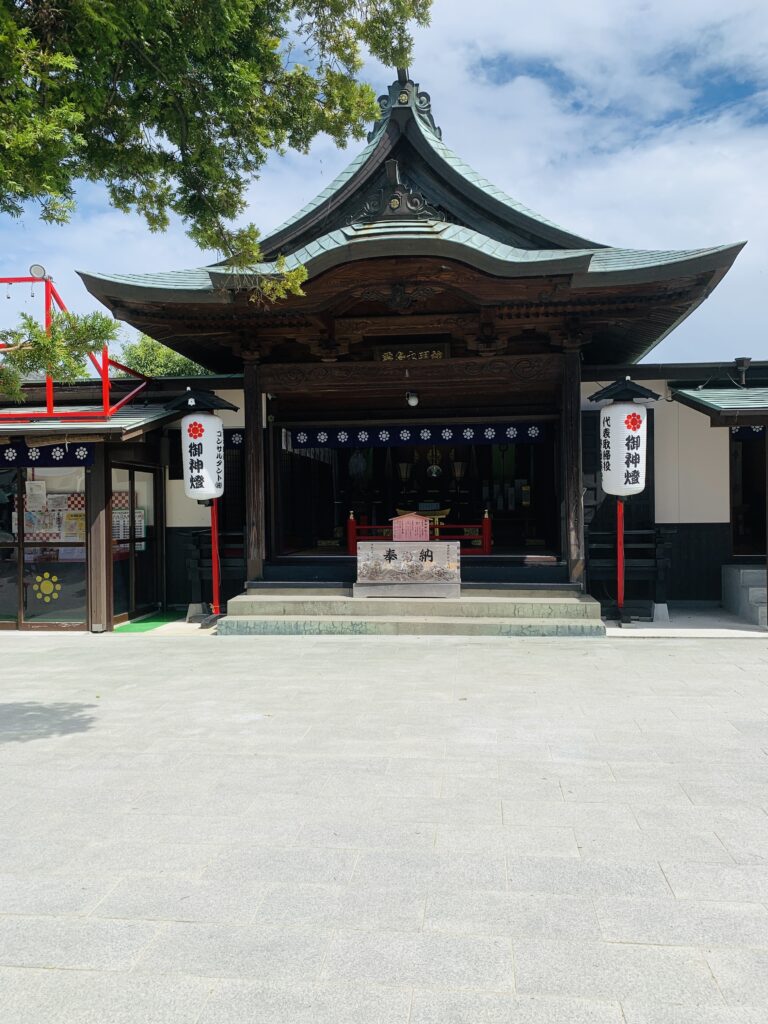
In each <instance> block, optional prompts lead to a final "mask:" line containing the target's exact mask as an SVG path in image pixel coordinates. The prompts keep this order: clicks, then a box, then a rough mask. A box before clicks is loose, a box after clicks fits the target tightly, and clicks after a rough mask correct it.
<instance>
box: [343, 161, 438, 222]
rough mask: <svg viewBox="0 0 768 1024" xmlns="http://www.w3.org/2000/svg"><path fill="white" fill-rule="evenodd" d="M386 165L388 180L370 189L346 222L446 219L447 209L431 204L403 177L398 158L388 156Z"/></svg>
mask: <svg viewBox="0 0 768 1024" xmlns="http://www.w3.org/2000/svg"><path fill="white" fill-rule="evenodd" d="M384 168H385V170H386V175H387V181H386V184H385V185H384V186H383V187H381V188H377V189H374V191H372V192H369V193H368V195H367V196H366V197H365V200H364V202H363V206H362V208H361V209H360V210H358V211H357V213H353V214H352V216H351V217H349V218H348V219H347V224H349V225H351V224H361V223H366V222H370V221H376V220H389V219H394V218H396V217H399V218H406V219H408V220H414V219H415V220H437V221H445V220H447V217H446V215H445V211H444V210H441V209H440V208H439V207H437V206H432V204H431V203H430V202H429V201H428V199H427V197H426V196H425V195H424V193H423V192H421V191H420V190H419V189H417V188H413V187H412V186H411V185H409V184H408V182H407V181H404V180H403V178H402V177H401V175H400V165H399V164H398V162H397V160H394V159H392V160H387V161H386V163H385V164H384Z"/></svg>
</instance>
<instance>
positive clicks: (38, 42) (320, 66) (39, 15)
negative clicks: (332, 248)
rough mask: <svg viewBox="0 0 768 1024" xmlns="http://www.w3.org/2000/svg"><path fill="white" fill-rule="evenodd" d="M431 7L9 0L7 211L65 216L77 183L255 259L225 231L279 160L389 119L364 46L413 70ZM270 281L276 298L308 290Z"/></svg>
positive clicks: (4, 6)
mask: <svg viewBox="0 0 768 1024" xmlns="http://www.w3.org/2000/svg"><path fill="white" fill-rule="evenodd" d="M430 2H431V0H323V2H321V0H154V2H153V3H147V2H146V0H78V2H76V3H61V2H60V0H34V2H33V0H0V68H1V69H2V73H1V74H0V211H5V212H7V213H10V214H13V215H20V214H21V212H22V209H23V205H24V204H25V203H27V202H29V201H36V202H38V203H39V204H40V205H41V210H42V216H43V217H44V218H46V219H48V220H53V221H63V220H66V219H67V217H68V215H69V213H70V212H71V209H72V204H73V201H74V188H73V183H74V182H75V181H76V180H77V179H79V178H85V179H88V180H91V181H100V182H103V183H105V184H106V186H107V189H108V191H109V195H110V199H111V201H112V203H113V204H114V205H115V206H116V207H117V208H118V209H121V210H125V211H134V212H138V213H139V214H141V215H142V216H143V217H144V218H145V220H146V222H147V223H148V224H149V226H150V228H151V229H152V230H163V229H164V228H166V227H167V225H168V222H169V217H170V215H171V214H176V215H178V216H179V217H180V218H181V219H182V221H183V222H184V223H185V225H186V227H187V229H188V231H189V234H190V235H191V237H192V238H193V239H194V240H195V241H196V242H197V243H198V244H199V245H201V246H202V247H204V248H214V249H218V250H219V251H221V252H222V253H223V254H224V255H225V257H227V258H229V259H231V260H232V261H235V262H236V263H237V264H238V265H242V266H246V265H250V264H253V263H256V262H258V258H259V253H258V241H257V239H258V234H257V232H256V229H255V228H254V227H253V225H248V226H247V227H245V228H242V229H232V228H231V226H228V225H229V224H230V223H231V221H232V220H233V219H234V218H237V217H239V216H240V215H241V214H242V213H243V211H244V209H245V195H246V189H247V187H248V184H249V183H250V181H252V179H253V178H254V176H255V175H256V174H257V173H258V171H259V169H260V168H261V166H262V165H263V163H264V161H265V160H266V159H267V157H268V156H269V154H270V153H272V152H274V151H277V152H283V151H284V150H285V149H286V148H289V147H290V148H293V149H295V150H298V151H300V152H306V150H307V149H308V147H309V145H310V143H311V142H312V140H313V139H314V138H315V137H316V136H317V135H318V134H319V133H321V132H325V133H327V134H328V135H330V136H331V137H332V138H333V139H334V140H335V141H336V142H337V143H338V144H339V145H344V144H345V143H346V141H347V139H348V138H349V137H350V136H353V137H355V138H360V137H361V136H362V135H363V132H364V130H365V127H366V124H367V122H368V121H370V119H371V118H372V117H373V116H375V114H376V113H377V107H376V103H375V96H374V93H373V91H372V90H371V88H370V87H369V86H368V85H365V84H362V83H360V82H358V81H357V79H356V75H357V74H358V73H359V71H360V68H361V66H362V51H363V48H366V49H368V50H369V51H370V52H371V53H372V54H373V55H374V56H376V57H378V58H379V59H381V60H382V61H384V62H385V63H388V64H390V65H392V66H406V65H407V61H408V58H409V55H410V48H411V44H412V39H411V36H410V33H409V29H408V26H409V24H411V23H413V22H416V23H418V24H422V25H423V24H426V23H427V21H428V17H429V8H430ZM299 276H300V275H297V274H295V273H294V275H293V277H287V278H286V279H285V287H284V288H281V285H280V283H279V282H278V281H273V282H272V283H271V284H270V287H269V288H268V289H267V293H268V294H267V295H266V297H267V298H269V299H274V298H279V297H281V294H287V293H289V292H291V291H294V290H295V289H296V288H300V283H301V282H300V280H298V277H299Z"/></svg>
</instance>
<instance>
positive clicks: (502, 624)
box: [217, 615, 605, 637]
mask: <svg viewBox="0 0 768 1024" xmlns="http://www.w3.org/2000/svg"><path fill="white" fill-rule="evenodd" d="M217 632H218V634H219V636H344V635H353V636H504V637H516V636H518V637H520V636H545V637H554V636H560V637H569V636H570V637H602V636H605V626H604V625H603V623H602V622H601V621H600V619H596V620H595V619H566V618H549V619H547V618H535V619H528V618H482V619H475V618H467V617H465V616H447V615H441V616H436V615H435V616H415V615H410V616H402V615H399V616H393V615H378V616H375V617H370V618H366V617H357V616H356V617H352V616H348V615H323V616H316V615H278V616H273V615H227V616H226V617H225V618H223V619H220V620H219V622H218V624H217Z"/></svg>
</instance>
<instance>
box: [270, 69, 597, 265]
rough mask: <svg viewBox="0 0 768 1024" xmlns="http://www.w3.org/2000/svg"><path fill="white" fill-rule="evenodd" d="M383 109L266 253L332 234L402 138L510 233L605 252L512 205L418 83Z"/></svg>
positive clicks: (401, 88) (403, 86) (398, 89)
mask: <svg viewBox="0 0 768 1024" xmlns="http://www.w3.org/2000/svg"><path fill="white" fill-rule="evenodd" d="M379 106H380V108H381V118H380V119H379V120H378V121H377V122H376V124H375V125H374V128H373V131H372V132H371V133H370V135H369V136H368V145H367V146H366V148H365V149H363V150H362V152H361V153H359V154H358V156H357V157H355V159H354V160H353V161H352V162H351V163H350V164H349V165H348V166H347V167H346V168H345V169H344V170H343V171H342V172H341V174H339V175H338V177H337V178H336V179H335V180H334V181H332V182H331V184H330V185H328V186H327V187H326V188H325V189H323V191H322V192H320V193H319V195H317V196H315V198H314V199H312V200H311V201H310V202H309V203H307V204H306V206H304V207H303V208H302V209H301V210H299V211H298V212H297V213H295V214H294V215H293V216H291V217H289V218H288V219H287V220H286V221H284V222H283V223H282V224H281V225H280V226H279V227H277V228H275V230H274V231H272V232H270V234H269V235H268V236H267V237H266V238H265V239H264V240H263V243H262V247H263V250H264V252H265V253H267V254H269V255H276V254H277V252H278V251H281V252H289V251H291V249H292V248H295V243H296V240H297V236H299V235H301V234H303V233H304V232H305V231H307V230H312V228H313V225H314V227H315V228H319V231H318V234H319V233H320V232H321V231H322V230H323V228H324V227H325V229H326V230H327V225H324V224H323V220H327V218H329V217H331V216H332V215H333V214H335V213H338V211H339V208H340V207H342V206H343V205H344V204H345V203H346V202H347V201H348V200H349V199H350V197H351V196H352V195H353V194H354V192H355V191H357V190H359V189H361V188H363V187H364V186H365V184H366V182H368V181H370V180H371V179H372V178H373V177H374V176H375V174H376V172H377V171H378V170H379V169H380V168H381V167H382V165H383V164H384V162H385V160H386V159H387V158H388V157H389V156H390V155H391V153H392V150H393V148H394V147H395V145H396V144H397V142H398V140H399V139H400V138H405V139H407V140H408V141H409V142H410V143H411V145H412V146H413V147H414V148H415V149H416V151H417V153H418V154H419V156H420V157H421V159H422V160H423V161H425V162H426V163H427V164H428V165H429V166H430V168H431V169H432V171H433V172H434V173H435V174H437V176H438V177H439V178H440V179H444V180H445V181H446V182H447V183H448V184H449V185H450V187H451V188H452V189H453V190H455V191H458V192H462V193H464V194H465V195H466V196H467V198H468V199H469V200H470V201H472V202H474V203H475V204H477V205H480V206H481V207H487V208H489V209H490V210H491V211H492V213H493V214H494V215H495V216H496V217H498V218H499V219H500V220H501V221H502V222H506V223H507V224H508V225H509V226H510V227H511V228H517V229H522V230H523V231H525V232H531V233H533V234H534V235H535V236H540V237H541V240H542V241H545V242H549V243H550V244H552V245H554V246H558V247H563V248H575V247H579V248H582V247H588V248H599V247H601V243H599V242H594V241H591V240H590V239H587V238H582V237H580V236H578V235H575V234H572V233H571V232H568V231H566V229H565V228H562V227H560V226H559V225H558V224H555V223H554V222H553V221H551V220H547V218H545V217H542V216H541V215H540V214H538V213H535V212H534V211H533V210H530V209H529V208H528V207H527V206H524V205H523V204H522V203H519V202H517V200H515V199H512V198H511V197H510V196H508V195H507V194H506V192H504V191H503V189H500V188H497V187H496V186H495V185H493V184H492V183H491V182H490V181H488V180H487V179H486V178H484V177H483V176H482V175H481V174H479V173H478V172H477V171H476V170H474V169H473V168H472V167H470V166H469V164H467V163H466V162H465V161H464V160H462V159H461V158H460V157H459V156H457V155H456V153H454V152H453V150H451V149H449V148H448V146H446V145H445V143H444V142H443V141H442V132H441V131H440V129H439V128H438V127H437V126H436V124H435V121H434V118H433V117H432V109H431V100H430V97H429V94H428V93H425V92H421V91H420V89H419V85H418V84H417V83H415V82H412V81H411V80H409V79H406V80H404V81H400V80H398V81H397V82H394V83H393V84H392V85H391V86H390V88H389V93H388V95H386V96H381V97H379ZM356 179H358V180H357V182H356Z"/></svg>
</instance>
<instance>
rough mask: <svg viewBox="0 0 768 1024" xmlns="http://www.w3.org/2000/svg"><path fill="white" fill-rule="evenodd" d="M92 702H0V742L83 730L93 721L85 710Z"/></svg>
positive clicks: (91, 716)
mask: <svg viewBox="0 0 768 1024" xmlns="http://www.w3.org/2000/svg"><path fill="white" fill-rule="evenodd" d="M94 707H96V705H95V704H65V703H63V702H59V703H56V704H38V703H37V702H35V701H20V702H18V703H15V704H0V743H26V742H27V740H40V739H45V738H46V737H48V736H68V735H69V734H70V733H74V732H86V731H87V730H88V729H90V728H92V727H93V725H94V724H95V722H96V719H95V718H94V716H93V715H90V714H88V711H89V710H90V709H91V708H94Z"/></svg>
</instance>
